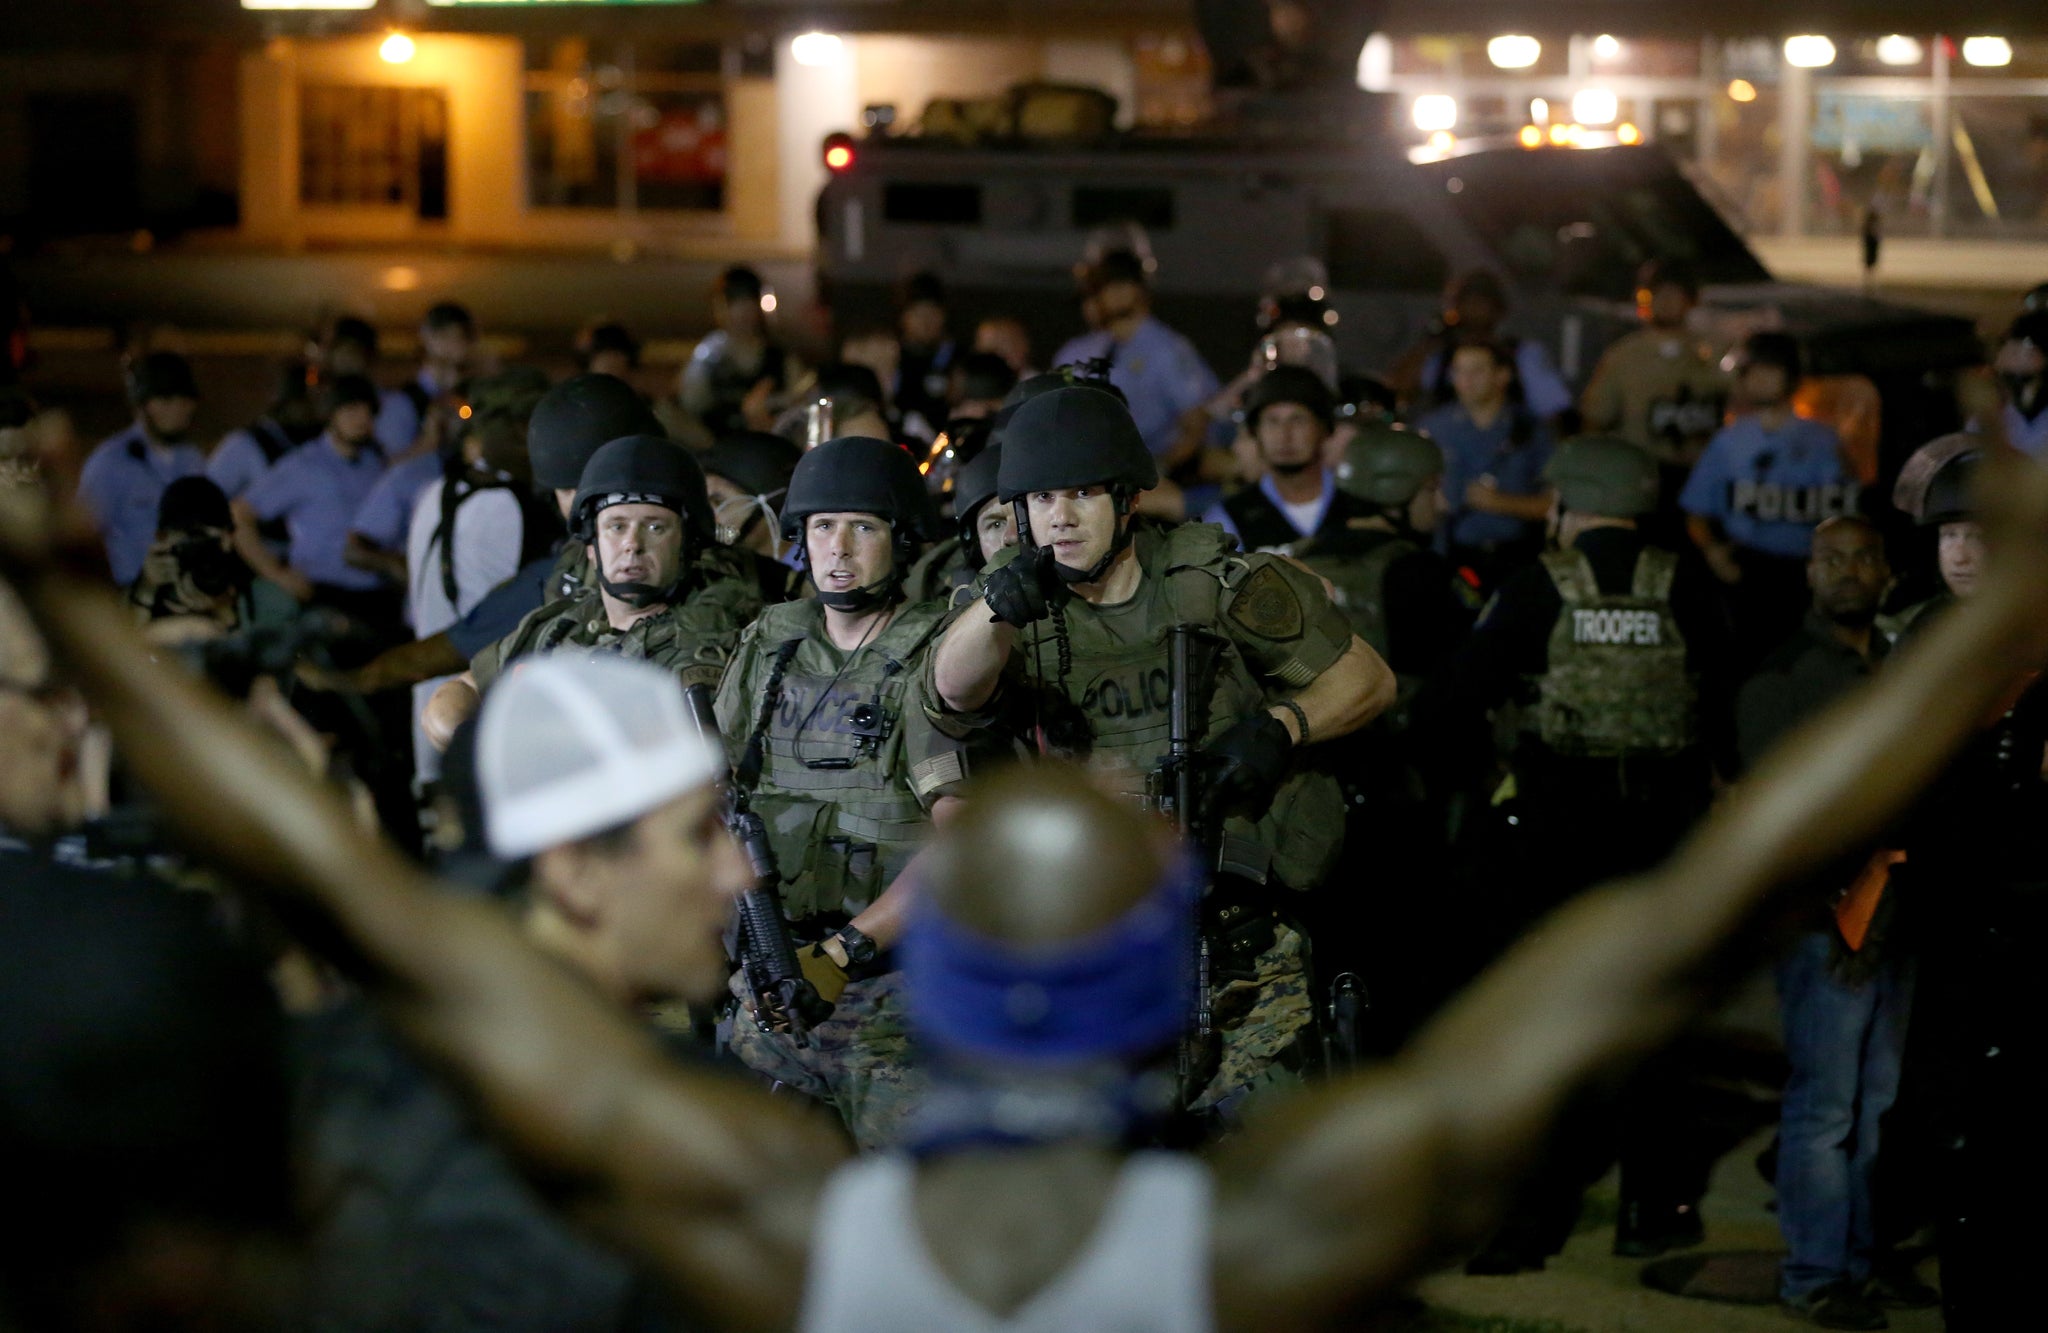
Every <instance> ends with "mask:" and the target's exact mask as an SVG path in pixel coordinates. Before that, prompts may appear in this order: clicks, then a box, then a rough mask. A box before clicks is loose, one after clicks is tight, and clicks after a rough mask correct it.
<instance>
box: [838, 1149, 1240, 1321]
mask: <svg viewBox="0 0 2048 1333" xmlns="http://www.w3.org/2000/svg"><path fill="white" fill-rule="evenodd" d="M915 1177H916V1167H915V1165H914V1164H913V1163H912V1162H911V1161H910V1159H909V1158H906V1157H895V1156H883V1157H869V1158H863V1159H861V1160H859V1161H856V1162H851V1163H849V1164H847V1165H846V1166H844V1167H841V1168H840V1170H839V1173H838V1174H837V1175H835V1176H834V1177H833V1178H832V1181H831V1183H830V1184H829V1185H827V1186H826V1189H825V1195H824V1199H823V1203H822V1206H821V1207H820V1208H819V1210H818V1224H817V1228H816V1230H815V1231H814V1232H813V1233H812V1234H813V1241H812V1250H811V1271H810V1281H809V1283H808V1285H807V1286H806V1288H805V1291H804V1309H803V1320H802V1322H801V1324H800V1327H801V1328H802V1329H803V1330H804V1333H939V1331H940V1330H944V1331H945V1333H1091V1331H1094V1330H1100V1331H1101V1333H1209V1330H1210V1329H1211V1328H1212V1327H1213V1326H1214V1322H1215V1321H1214V1319H1213V1317H1212V1310H1211V1301H1210V1288H1209V1208H1210V1182H1209V1170H1208V1168H1207V1167H1206V1166H1204V1165H1203V1164H1202V1163H1201V1162H1200V1161H1198V1160H1196V1159H1195V1158H1192V1157H1183V1156H1177V1155H1173V1154H1168V1153H1143V1154H1139V1155H1138V1156H1134V1157H1132V1158H1130V1159H1129V1160H1128V1161H1126V1162H1125V1163H1124V1168H1123V1171H1122V1172H1121V1174H1120V1175H1119V1176H1118V1178H1117V1184H1116V1188H1115V1190H1114V1191H1112V1192H1111V1194H1110V1197H1109V1202H1108V1204H1107V1206H1106V1207H1104V1209H1103V1211H1102V1217H1101V1219H1100V1220H1099V1221H1098V1222H1097V1224H1096V1227H1095V1231H1094V1234H1093V1235H1092V1236H1091V1237H1090V1238H1089V1240H1088V1243H1087V1245H1085V1246H1084V1247H1082V1249H1081V1250H1080V1251H1078V1252H1077V1253H1076V1255H1075V1257H1074V1260H1073V1262H1072V1263H1070V1264H1069V1265H1068V1266H1067V1268H1066V1269H1065V1270H1064V1271H1062V1272H1061V1273H1060V1274H1059V1275H1058V1276H1056V1277H1055V1278H1053V1280H1052V1281H1051V1282H1049V1283H1047V1284H1046V1285H1045V1286H1044V1287H1043V1288H1041V1289H1040V1290H1039V1292H1038V1293H1037V1294H1036V1295H1034V1296H1033V1297H1031V1299H1030V1300H1028V1301H1026V1302H1025V1303H1024V1304H1023V1305H1022V1306H1020V1307H1019V1308H1018V1309H1017V1311H1016V1312H1015V1313H1014V1314H1012V1315H1010V1316H1009V1317H1008V1318H1002V1317H999V1316H997V1315H994V1314H992V1313H990V1312H989V1311H988V1310H986V1309H984V1308H982V1307H981V1306H980V1305H978V1304H976V1303H975V1302H974V1301H973V1300H972V1299H970V1298H969V1297H967V1296H966V1295H963V1294H962V1293H961V1292H960V1290H959V1289H958V1288H956V1287H955V1286H954V1285H953V1284H952V1282H951V1281H950V1280H949V1279H948V1278H947V1277H946V1275H945V1273H944V1272H943V1271H941V1270H940V1268H939V1266H938V1263H937V1261H936V1260H934V1259H933V1258H932V1254H931V1251H930V1250H929V1249H927V1248H926V1246H925V1243H924V1236H923V1234H922V1233H921V1232H920V1231H919V1229H918V1225H917V1214H916V1210H915V1207H914V1204H913V1201H912V1196H911V1189H912V1183H913V1181H914V1179H915Z"/></svg>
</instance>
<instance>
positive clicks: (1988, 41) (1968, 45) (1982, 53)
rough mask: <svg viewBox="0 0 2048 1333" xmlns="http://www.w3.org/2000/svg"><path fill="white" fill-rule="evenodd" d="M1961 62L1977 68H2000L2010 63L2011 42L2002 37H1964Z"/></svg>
mask: <svg viewBox="0 0 2048 1333" xmlns="http://www.w3.org/2000/svg"><path fill="white" fill-rule="evenodd" d="M1963 63H1964V64H1966V65H1975V66H1976V67H1977V68H1979V69H2001V68H2003V67H2004V66H2006V65H2010V64H2011V63H2012V43H2011V42H2008V41H2007V40H2005V38H2003V37H1965V38H1963Z"/></svg>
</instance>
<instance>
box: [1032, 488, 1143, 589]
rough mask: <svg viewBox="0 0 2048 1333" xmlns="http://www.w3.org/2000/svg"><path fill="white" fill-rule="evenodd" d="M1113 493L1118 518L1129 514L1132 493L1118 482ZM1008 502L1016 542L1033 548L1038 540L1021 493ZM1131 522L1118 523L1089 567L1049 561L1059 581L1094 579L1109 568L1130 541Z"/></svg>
mask: <svg viewBox="0 0 2048 1333" xmlns="http://www.w3.org/2000/svg"><path fill="white" fill-rule="evenodd" d="M1113 494H1114V495H1115V497H1116V516H1117V517H1118V518H1129V517H1130V516H1131V514H1132V506H1131V493H1130V492H1129V491H1127V490H1125V489H1124V488H1123V487H1121V486H1119V487H1117V488H1116V490H1115V491H1114V492H1113ZM1010 503H1011V504H1012V505H1014V506H1015V507H1016V514H1017V540H1018V544H1019V545H1020V546H1022V547H1023V548H1024V549H1025V550H1027V551H1031V550H1036V549H1037V541H1036V539H1035V538H1034V537H1033V536H1032V534H1031V515H1030V511H1029V510H1027V509H1026V508H1025V507H1024V501H1023V499H1022V498H1021V497H1020V498H1018V499H1015V500H1012V501H1011V502H1010ZM1132 526H1133V525H1132V524H1130V523H1122V524H1119V525H1118V526H1117V532H1116V536H1115V537H1114V538H1112V539H1111V541H1110V543H1109V550H1108V551H1107V552H1106V553H1105V554H1104V555H1103V557H1102V559H1100V560H1097V561H1096V562H1095V563H1094V564H1092V565H1090V566H1089V567H1088V568H1086V569H1069V568H1067V567H1066V566H1065V565H1063V564H1061V563H1060V562H1059V561H1057V560H1055V561H1053V562H1052V572H1053V573H1054V574H1055V575H1057V576H1058V577H1059V581H1060V582H1062V583H1064V584H1067V585H1069V586H1073V585H1075V584H1081V583H1093V582H1095V581H1096V580H1097V579H1099V578H1101V577H1102V576H1103V575H1104V574H1107V573H1108V572H1109V567H1110V566H1111V565H1113V564H1115V563H1116V558H1117V557H1118V556H1120V555H1122V554H1123V553H1124V549H1125V548H1126V547H1128V546H1129V545H1130V544H1131V529H1132Z"/></svg>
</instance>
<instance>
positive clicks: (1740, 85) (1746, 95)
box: [1728, 79, 1756, 102]
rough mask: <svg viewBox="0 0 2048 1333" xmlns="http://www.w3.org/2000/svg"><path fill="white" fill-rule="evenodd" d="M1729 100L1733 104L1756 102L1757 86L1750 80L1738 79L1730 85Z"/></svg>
mask: <svg viewBox="0 0 2048 1333" xmlns="http://www.w3.org/2000/svg"><path fill="white" fill-rule="evenodd" d="M1728 100H1729V101H1731V102H1754V101H1755V100H1756V85H1755V84H1753V83H1751V82H1750V81H1749V80H1748V79H1736V80H1734V81H1733V82H1731V83H1730V84H1729V85H1728Z"/></svg>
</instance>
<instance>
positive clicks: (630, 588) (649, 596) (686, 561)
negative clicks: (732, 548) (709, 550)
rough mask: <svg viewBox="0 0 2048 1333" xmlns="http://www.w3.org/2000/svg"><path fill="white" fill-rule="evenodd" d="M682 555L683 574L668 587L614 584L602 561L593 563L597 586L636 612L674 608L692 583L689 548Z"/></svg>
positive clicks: (692, 565)
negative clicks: (684, 590) (607, 575)
mask: <svg viewBox="0 0 2048 1333" xmlns="http://www.w3.org/2000/svg"><path fill="white" fill-rule="evenodd" d="M682 554H683V567H682V572H681V573H679V574H677V575H676V576H675V578H674V580H672V581H671V582H669V583H668V584H666V585H656V584H653V583H614V582H613V581H612V580H611V579H610V578H607V577H606V576H605V572H604V562H603V561H600V560H593V561H591V569H592V572H593V573H595V574H596V575H597V586H598V587H600V588H602V589H603V590H604V591H605V593H606V595H607V596H610V597H612V598H614V599H616V600H618V601H621V602H624V603H625V604H626V605H627V606H630V607H632V608H633V609H634V610H635V611H644V610H646V609H647V608H648V607H650V606H673V605H674V604H675V603H677V602H680V601H681V600H682V599H683V587H684V585H685V584H687V583H688V582H689V581H690V572H691V570H692V568H693V567H694V563H695V562H694V560H693V559H692V552H691V551H690V549H689V547H688V546H685V547H684V548H683V553H682Z"/></svg>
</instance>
